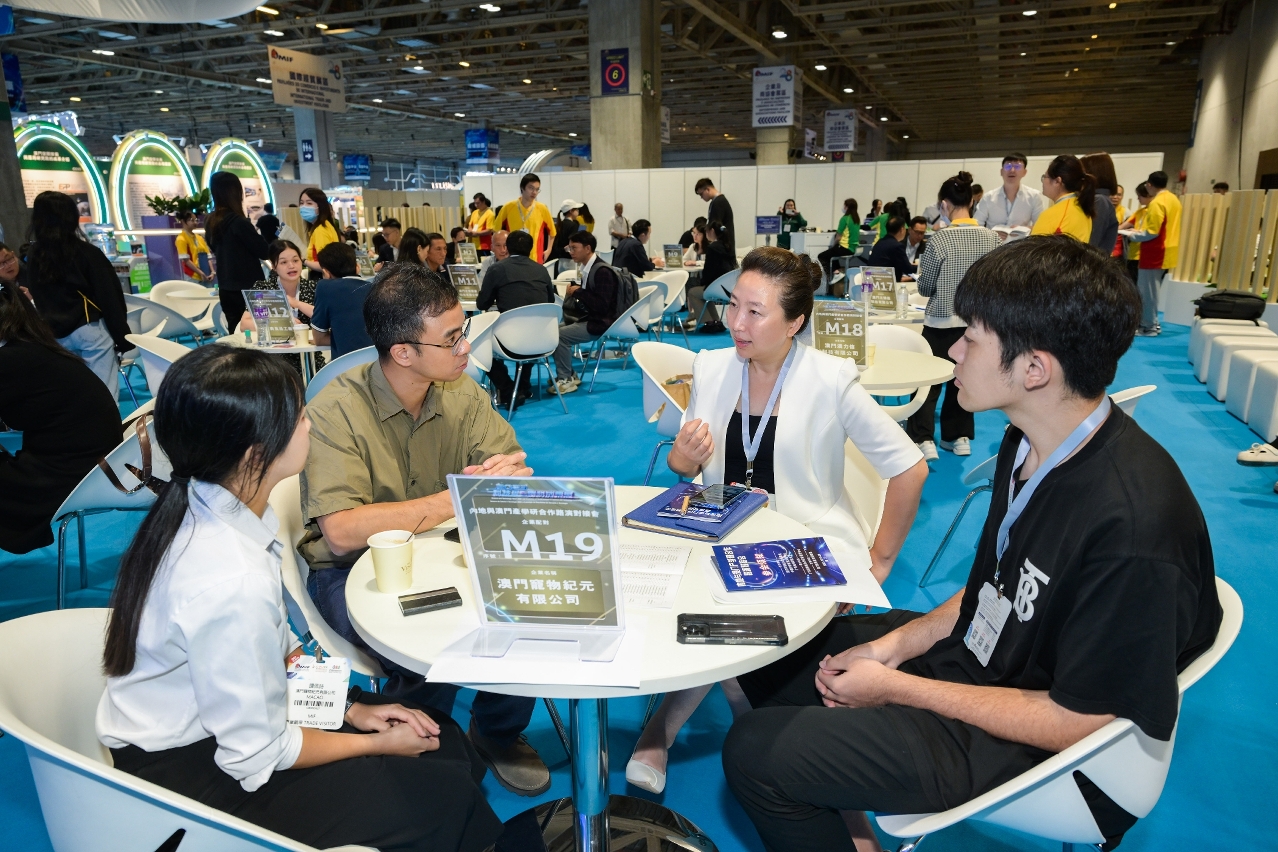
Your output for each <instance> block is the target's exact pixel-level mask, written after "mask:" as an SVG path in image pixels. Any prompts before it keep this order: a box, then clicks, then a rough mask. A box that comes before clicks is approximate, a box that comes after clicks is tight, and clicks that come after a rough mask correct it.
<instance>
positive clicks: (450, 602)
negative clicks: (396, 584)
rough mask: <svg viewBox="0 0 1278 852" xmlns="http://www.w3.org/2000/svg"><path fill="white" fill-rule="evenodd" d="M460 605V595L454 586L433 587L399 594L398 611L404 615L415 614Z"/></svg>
mask: <svg viewBox="0 0 1278 852" xmlns="http://www.w3.org/2000/svg"><path fill="white" fill-rule="evenodd" d="M461 605H462V599H461V595H460V594H459V593H458V592H457V587H456V586H449V587H448V588H446V589H435V590H434V591H432V592H412V593H410V594H407V595H400V596H399V611H400V612H402V613H403V614H404V615H417V614H418V613H422V612H434V611H435V610H437V609H451V608H453V607H455V606H461Z"/></svg>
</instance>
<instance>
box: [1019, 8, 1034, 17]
mask: <svg viewBox="0 0 1278 852" xmlns="http://www.w3.org/2000/svg"><path fill="white" fill-rule="evenodd" d="M1021 14H1022V15H1024V16H1025V17H1027V18H1032V17H1034V16H1035V15H1037V14H1038V10H1037V9H1026V10H1025V11H1024V12H1021Z"/></svg>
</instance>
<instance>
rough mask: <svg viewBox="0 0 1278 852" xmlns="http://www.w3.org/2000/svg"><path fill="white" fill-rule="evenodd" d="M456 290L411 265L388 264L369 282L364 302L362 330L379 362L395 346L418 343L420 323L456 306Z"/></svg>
mask: <svg viewBox="0 0 1278 852" xmlns="http://www.w3.org/2000/svg"><path fill="white" fill-rule="evenodd" d="M459 301H460V300H459V299H458V298H457V288H456V287H454V286H453V285H452V284H451V283H450V282H448V281H446V280H444V279H443V278H441V277H439V276H438V275H435V274H434V273H433V272H430V271H429V270H428V269H426V267H424V266H418V265H417V264H415V263H392V264H390V265H389V266H387V267H386V268H385V269H383V270H382V271H381V273H380V274H378V276H377V277H376V278H375V279H373V286H372V288H371V289H370V290H369V291H368V297H367V298H366V299H364V327H365V328H366V329H368V336H369V337H371V338H372V339H373V345H374V346H376V347H377V354H378V356H380V357H381V358H386V357H388V356H389V355H390V350H391V347H392V346H394V345H396V344H397V343H410V342H412V341H415V340H418V339H420V337H421V333H422V321H423V320H424V319H426V318H429V317H437V316H439V315H440V314H442V313H444V311H448V310H451V309H452V308H454V307H456V306H457V304H458V303H459Z"/></svg>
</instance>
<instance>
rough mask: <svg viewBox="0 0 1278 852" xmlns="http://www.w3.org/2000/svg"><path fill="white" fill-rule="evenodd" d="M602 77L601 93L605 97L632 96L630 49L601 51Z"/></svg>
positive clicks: (600, 79)
mask: <svg viewBox="0 0 1278 852" xmlns="http://www.w3.org/2000/svg"><path fill="white" fill-rule="evenodd" d="M599 57H600V61H601V65H602V76H601V77H600V78H599V93H600V94H603V95H628V94H630V48H628V47H615V48H613V49H611V50H601V51H599Z"/></svg>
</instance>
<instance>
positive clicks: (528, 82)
mask: <svg viewBox="0 0 1278 852" xmlns="http://www.w3.org/2000/svg"><path fill="white" fill-rule="evenodd" d="M524 83H527V84H531V83H532V80H529V79H528V78H527V77H525V78H524Z"/></svg>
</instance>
